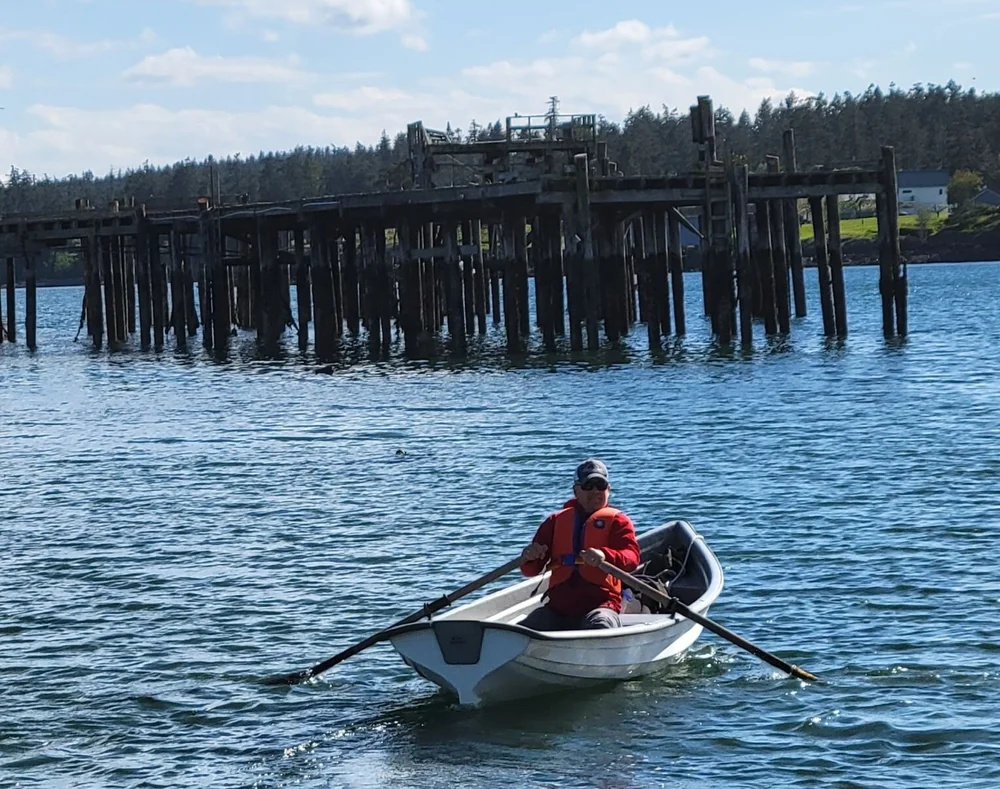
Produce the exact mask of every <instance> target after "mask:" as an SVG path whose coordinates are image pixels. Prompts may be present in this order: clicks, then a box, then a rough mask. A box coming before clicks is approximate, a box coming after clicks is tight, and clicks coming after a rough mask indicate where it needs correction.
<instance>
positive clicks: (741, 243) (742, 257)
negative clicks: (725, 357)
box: [733, 164, 753, 347]
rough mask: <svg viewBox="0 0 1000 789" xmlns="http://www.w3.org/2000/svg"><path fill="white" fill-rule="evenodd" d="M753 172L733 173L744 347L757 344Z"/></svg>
mask: <svg viewBox="0 0 1000 789" xmlns="http://www.w3.org/2000/svg"><path fill="white" fill-rule="evenodd" d="M749 177H750V173H749V168H748V167H747V165H745V164H741V165H737V166H736V167H735V169H734V171H733V207H734V216H733V224H734V225H735V228H736V276H737V277H738V280H737V282H738V285H739V310H740V341H741V342H742V344H743V345H744V347H747V346H750V345H752V344H753V304H752V302H751V294H752V289H751V286H750V282H751V277H752V276H753V273H752V270H751V268H750V220H749V217H748V214H747V195H748V194H749V190H750V186H749Z"/></svg>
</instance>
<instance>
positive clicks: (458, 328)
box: [441, 222, 507, 354]
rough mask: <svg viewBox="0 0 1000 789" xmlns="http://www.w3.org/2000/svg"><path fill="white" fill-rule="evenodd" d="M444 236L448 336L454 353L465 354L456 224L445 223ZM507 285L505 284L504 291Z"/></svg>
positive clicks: (463, 315)
mask: <svg viewBox="0 0 1000 789" xmlns="http://www.w3.org/2000/svg"><path fill="white" fill-rule="evenodd" d="M441 229H442V233H443V235H444V248H445V257H444V261H443V262H444V270H445V278H446V280H447V285H448V336H449V337H450V339H451V350H452V353H456V354H464V353H465V351H466V336H465V308H464V305H463V304H462V291H463V285H462V268H461V266H462V264H461V258H460V257H459V254H458V229H457V227H456V225H455V223H454V222H444V223H443V224H442V226H441ZM506 289H507V283H506V282H505V283H504V290H506Z"/></svg>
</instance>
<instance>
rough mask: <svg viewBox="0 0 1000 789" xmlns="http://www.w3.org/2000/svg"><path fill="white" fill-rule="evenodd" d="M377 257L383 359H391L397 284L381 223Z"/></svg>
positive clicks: (376, 243) (376, 271) (377, 286)
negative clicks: (392, 272)
mask: <svg viewBox="0 0 1000 789" xmlns="http://www.w3.org/2000/svg"><path fill="white" fill-rule="evenodd" d="M375 256H376V268H375V276H376V280H375V283H376V298H377V299H378V300H379V302H380V304H379V320H380V321H381V322H382V331H381V336H382V345H381V351H382V356H383V358H386V359H388V358H389V352H390V350H391V349H392V315H393V312H394V311H395V300H396V294H395V282H394V281H393V279H392V274H391V271H390V269H389V259H388V256H387V255H386V242H385V225H384V224H382V223H381V222H380V223H378V224H377V225H376V227H375Z"/></svg>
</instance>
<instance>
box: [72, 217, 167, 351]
mask: <svg viewBox="0 0 1000 789" xmlns="http://www.w3.org/2000/svg"><path fill="white" fill-rule="evenodd" d="M146 227H147V228H148V229H147V233H148V236H147V250H148V251H147V254H148V256H149V299H150V312H151V313H152V319H153V350H155V351H162V350H163V328H164V324H165V323H166V314H165V311H164V309H163V301H164V298H165V291H166V287H165V283H164V279H163V258H162V256H161V254H160V234H159V231H158V230H156V229H155V228H153V227H151V226H150V225H147V226H146ZM88 299H89V296H88Z"/></svg>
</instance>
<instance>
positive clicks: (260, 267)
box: [0, 97, 907, 359]
mask: <svg viewBox="0 0 1000 789" xmlns="http://www.w3.org/2000/svg"><path fill="white" fill-rule="evenodd" d="M691 118H692V136H693V139H694V141H695V142H696V143H698V144H699V146H700V157H699V162H698V163H697V165H696V166H695V167H693V168H692V171H691V172H687V173H683V174H676V175H669V176H662V177H625V176H623V175H622V174H621V173H620V172H618V170H617V167H616V165H615V163H614V162H613V161H610V160H609V158H608V154H607V146H606V144H605V143H603V142H602V141H601V140H599V139H598V135H597V125H596V118H595V117H594V116H592V115H574V116H558V115H549V116H545V117H544V118H540V119H536V118H532V117H516V118H512V119H508V123H507V130H506V134H505V137H504V139H502V140H497V141H489V142H483V141H479V142H471V143H458V142H453V141H451V140H449V139H448V138H447V136H446V135H444V134H442V133H441V132H435V131H433V130H428V129H425V128H424V126H423V124H421V123H414V124H411V125H410V127H409V129H408V142H409V152H410V157H409V159H410V160H409V165H410V171H411V172H410V183H411V188H407V189H403V190H399V191H391V192H390V191H387V192H377V193H369V194H342V195H330V196H324V197H316V198H311V199H305V200H296V201H289V202H282V203H247V202H244V201H242V200H239V201H235V203H234V202H226V201H221V200H220V199H219V198H218V196H217V195H215V196H206V197H202V198H200V199H199V200H198V201H197V202H196V203H194V202H193V204H192V205H191V206H187V207H182V208H179V209H176V210H166V211H160V210H147V208H146V207H145V206H143V205H134V204H129V205H123V204H113V205H111V206H108V207H105V208H101V209H93V208H90V207H89V205H88V204H87V202H86V200H80V201H78V205H77V207H76V209H75V210H71V211H67V212H66V213H64V214H60V215H12V216H4V217H0V257H6V277H7V310H6V331H5V332H4V335H5V338H6V339H9V340H10V341H15V340H16V339H17V338H18V335H17V327H16V319H15V318H16V316H15V314H14V300H13V288H14V274H15V271H14V269H15V264H16V262H17V260H20V261H21V265H22V266H23V273H24V281H25V286H26V302H25V303H26V310H25V312H26V314H25V342H26V343H27V345H28V347H29V348H32V349H33V348H34V347H35V345H36V339H35V320H36V315H35V312H36V306H35V271H34V268H35V264H34V261H35V258H36V256H37V255H38V253H39V251H40V250H42V249H44V248H47V247H48V248H51V247H66V246H70V247H72V248H74V249H77V250H78V252H79V255H80V256H81V259H82V262H83V270H84V279H85V299H84V308H83V313H84V316H85V321H84V322H85V325H86V330H87V334H88V336H89V337H90V339H91V341H92V343H93V344H94V346H95V347H96V348H102V347H104V346H105V345H106V347H108V348H109V349H112V350H113V349H115V348H118V347H120V346H121V345H123V344H124V343H127V342H130V341H131V340H130V338H132V337H134V336H135V335H136V334H138V342H139V345H140V346H141V348H142V349H143V350H148V349H154V350H160V349H162V348H164V347H165V345H166V343H167V340H168V339H170V341H171V342H172V343H173V344H174V345H175V346H176V347H177V348H182V349H183V348H185V347H187V344H188V343H189V342H195V341H197V337H198V335H199V331H200V338H201V342H202V344H203V345H204V347H206V348H210V349H213V350H215V351H216V352H219V353H225V352H226V350H227V348H228V346H229V343H230V338H231V336H232V334H233V332H234V331H253V332H255V333H256V337H257V340H258V342H259V344H260V346H261V348H262V351H263V352H268V351H270V350H273V349H274V348H276V347H277V346H278V345H279V344H280V343H282V342H283V338H284V335H285V333H286V331H288V330H289V329H294V330H295V331H296V333H297V337H298V344H299V347H300V348H301V349H302V350H307V349H308V348H309V345H310V342H311V343H312V346H313V351H314V353H315V355H316V357H317V358H321V359H322V358H329V357H331V356H332V355H334V354H335V353H336V348H337V344H338V341H339V339H340V338H341V337H343V336H344V334H345V333H348V334H350V335H355V336H362V335H364V336H366V338H367V343H368V347H369V349H370V352H371V353H372V355H373V356H387V355H389V354H390V351H391V345H392V337H393V324H394V323H395V326H396V327H397V328H398V330H399V331H401V333H402V335H403V338H404V353H405V354H407V355H409V356H416V357H419V356H421V355H423V354H426V353H428V349H429V348H430V347H431V346H432V345H433V342H434V340H435V338H439V337H446V338H447V343H448V346H449V348H450V351H451V352H452V353H455V354H465V353H466V352H467V338H468V337H469V336H471V335H474V334H477V333H478V334H485V333H486V332H487V329H488V326H487V324H488V322H489V321H492V323H493V324H495V325H497V324H500V323H501V322H502V323H503V324H504V327H505V332H506V343H507V348H508V350H509V351H510V352H512V353H519V352H523V351H524V350H525V349H526V348H527V341H528V338H529V336H530V335H531V334H532V333H533V332H535V331H537V332H539V333H540V335H541V339H542V343H543V346H544V348H545V349H546V350H549V351H552V350H555V349H556V348H557V345H558V342H559V338H561V337H564V336H566V335H567V334H568V336H569V345H570V348H571V349H572V350H575V351H576V350H584V349H588V350H596V349H597V348H599V347H601V346H602V344H605V343H612V344H613V343H616V342H617V341H619V340H620V339H621V338H622V336H623V335H625V334H627V333H629V332H630V331H633V330H634V329H635V327H636V325H637V324H640V323H641V324H644V325H645V330H646V333H647V335H648V339H649V345H650V347H651V348H652V349H654V350H655V349H658V348H660V347H661V343H662V339H663V338H664V337H667V336H670V335H671V334H675V335H683V334H685V332H686V327H687V318H686V316H685V314H684V298H683V292H684V281H683V278H682V273H683V270H684V260H683V254H684V249H683V248H682V244H681V228H682V227H685V228H686V229H687V230H688V231H689V232H693V233H695V234H696V236H698V237H699V238H700V240H701V241H700V247H701V248H700V260H701V270H702V287H703V288H704V295H705V310H706V315H708V316H709V317H710V319H711V326H712V332H713V334H714V335H715V336H716V337H717V339H718V341H719V343H721V344H728V343H731V342H732V341H733V339H734V337H735V336H737V335H738V336H739V341H740V342H741V343H742V344H743V345H745V346H747V345H751V344H752V342H753V323H754V321H756V320H759V321H762V322H763V324H764V328H765V332H766V333H767V334H768V335H776V334H781V333H788V332H789V331H790V330H791V326H792V324H791V318H792V317H793V316H797V317H802V316H804V315H805V311H806V299H805V288H806V283H805V277H804V272H803V263H802V249H801V243H800V239H799V228H800V220H799V211H798V209H797V201H799V200H803V199H805V200H807V201H808V204H809V208H810V213H811V217H812V222H813V227H814V231H815V255H814V257H815V263H816V267H817V271H818V276H817V287H818V288H819V295H820V298H819V302H820V305H821V309H822V314H823V327H824V333H825V334H826V335H827V336H830V337H837V336H840V337H844V336H846V335H847V332H848V309H847V304H846V301H845V294H844V284H843V259H842V255H841V244H840V218H839V204H838V199H837V196H838V195H848V194H849V195H857V194H873V195H875V197H876V204H877V212H878V224H879V260H880V280H879V282H880V287H879V289H880V294H881V301H882V327H883V334H884V336H885V337H887V338H888V337H893V336H896V335H899V336H903V335H905V334H906V332H907V319H906V315H907V303H906V302H907V282H906V274H905V269H904V267H903V265H902V262H901V257H900V250H899V222H898V205H897V196H896V195H897V192H896V185H895V184H896V168H895V157H894V152H893V150H892V148H889V147H885V148H883V149H882V160H881V161H880V162H875V163H871V164H869V165H867V166H856V167H853V166H852V167H847V168H824V169H814V170H808V171H802V170H799V169H798V168H797V167H796V161H795V139H794V135H793V133H792V131H791V130H789V131H787V132H786V133H785V136H784V146H783V151H782V152H781V155H780V156H779V155H774V156H770V157H768V160H767V162H766V163H764V164H766V166H762V167H761V168H760V169H754V170H753V171H751V169H750V167H749V166H748V164H746V163H738V162H733V161H728V162H722V161H719V160H718V157H717V141H716V138H715V130H714V114H713V111H712V104H711V101H710V99H708V97H699V100H698V104H696V105H695V106H693V107H692V108H691ZM535 121H537V123H535ZM456 179H458V180H460V181H461V182H460V183H454V181H455V180H456ZM129 203H132V201H129ZM529 277H534V281H535V288H534V293H535V315H536V321H535V324H536V325H535V326H531V325H529V310H528V303H527V302H528V294H529V289H528V280H529ZM293 281H294V282H295V284H296V293H297V298H296V300H295V302H294V303H293V302H292V301H291V298H290V294H291V290H290V284H291V283H292V282H293ZM0 322H2V321H0ZM310 323H312V324H313V327H312V331H311V332H310ZM445 329H446V330H447V333H446V335H445V334H444V332H445ZM170 335H172V338H171V337H170Z"/></svg>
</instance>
